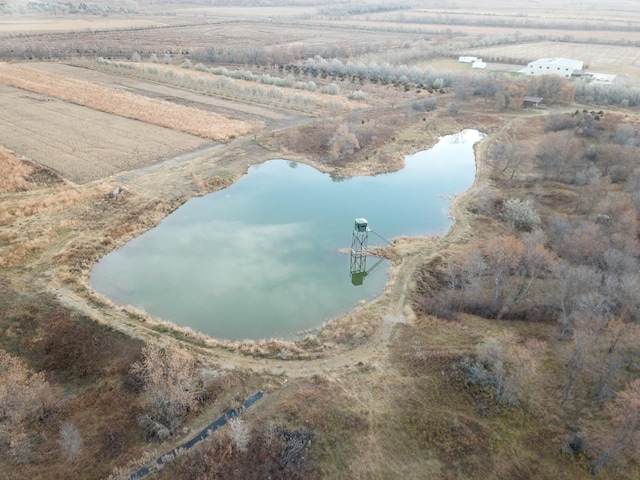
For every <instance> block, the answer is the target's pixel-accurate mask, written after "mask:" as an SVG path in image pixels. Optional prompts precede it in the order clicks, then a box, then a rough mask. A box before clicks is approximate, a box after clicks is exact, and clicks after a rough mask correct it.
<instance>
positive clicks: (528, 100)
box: [522, 96, 544, 108]
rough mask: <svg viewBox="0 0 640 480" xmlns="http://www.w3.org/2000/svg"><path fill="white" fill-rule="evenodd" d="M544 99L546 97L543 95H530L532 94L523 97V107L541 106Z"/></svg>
mask: <svg viewBox="0 0 640 480" xmlns="http://www.w3.org/2000/svg"><path fill="white" fill-rule="evenodd" d="M543 100H544V98H542V97H530V96H526V97H524V98H523V99H522V107H523V108H529V107H533V108H535V107H539V106H540V105H541V104H542V101H543Z"/></svg>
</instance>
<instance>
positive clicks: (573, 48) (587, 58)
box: [465, 42, 640, 77]
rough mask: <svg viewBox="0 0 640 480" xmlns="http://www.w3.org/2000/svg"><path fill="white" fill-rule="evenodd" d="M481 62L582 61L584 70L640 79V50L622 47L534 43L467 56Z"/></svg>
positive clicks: (480, 50) (471, 51) (472, 51)
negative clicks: (485, 60)
mask: <svg viewBox="0 0 640 480" xmlns="http://www.w3.org/2000/svg"><path fill="white" fill-rule="evenodd" d="M465 53H466V54H469V55H474V56H477V57H480V58H484V59H489V58H508V59H511V60H514V61H515V60H519V61H520V62H522V63H523V64H527V63H528V62H530V61H533V60H536V59H538V58H543V57H558V58H575V59H579V60H582V61H583V62H584V64H585V67H584V68H585V70H590V71H595V72H602V73H615V74H627V75H631V76H634V77H638V76H640V49H638V47H626V46H620V45H593V44H588V43H570V42H534V43H523V44H518V45H503V46H500V47H485V48H473V49H469V50H467V51H466V52H465Z"/></svg>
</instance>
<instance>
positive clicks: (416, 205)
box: [91, 130, 482, 339]
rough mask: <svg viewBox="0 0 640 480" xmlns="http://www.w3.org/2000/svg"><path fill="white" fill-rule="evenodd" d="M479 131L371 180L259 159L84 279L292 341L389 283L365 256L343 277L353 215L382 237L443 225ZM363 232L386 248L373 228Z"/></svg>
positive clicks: (157, 307) (180, 312)
mask: <svg viewBox="0 0 640 480" xmlns="http://www.w3.org/2000/svg"><path fill="white" fill-rule="evenodd" d="M481 137H482V134H480V133H479V132H477V131H475V130H465V131H464V132H461V133H460V134H457V135H452V136H449V137H444V138H443V139H442V141H441V142H440V143H438V144H437V145H436V146H435V147H434V148H432V149H430V150H428V151H424V152H419V153H418V154H416V155H411V156H408V157H406V167H405V168H404V169H403V170H401V171H399V172H394V173H390V174H382V175H377V176H374V177H358V178H349V179H339V181H336V180H338V179H336V178H332V177H331V176H329V175H326V174H323V173H320V172H318V171H317V170H314V169H313V168H311V167H309V166H307V165H304V164H298V163H292V162H287V161H284V160H273V161H269V162H265V163H264V164H261V165H257V166H255V167H252V168H251V169H250V170H249V173H248V175H246V176H244V177H243V178H242V179H240V180H239V181H238V182H236V183H235V184H233V185H232V186H230V187H229V188H227V189H225V190H222V191H220V192H216V193H213V194H211V195H207V196H205V197H200V198H194V199H191V200H189V201H188V202H187V203H185V204H184V205H183V206H182V207H181V208H179V209H178V210H177V211H176V212H174V213H173V214H171V215H170V216H169V217H167V218H166V219H165V220H164V221H163V222H161V224H160V225H158V227H156V228H154V229H153V230H151V231H149V232H147V233H145V234H144V235H141V236H140V237H138V238H136V239H135V240H133V241H132V242H130V243H128V244H127V245H125V246H124V247H122V248H120V249H118V250H116V251H114V252H112V253H111V254H109V255H107V256H106V257H104V258H103V259H102V260H101V261H100V262H99V263H98V264H97V265H96V266H95V267H94V269H93V271H92V274H91V284H92V286H93V287H94V288H95V289H96V290H97V291H99V292H101V293H103V294H105V295H106V296H108V297H110V298H111V299H112V300H113V301H114V302H116V303H118V304H123V305H126V304H130V305H133V306H136V307H138V308H142V309H145V310H146V311H147V312H148V313H149V314H151V315H153V316H157V317H161V318H164V319H168V320H171V321H172V322H174V323H176V324H178V325H184V326H189V327H191V328H193V329H195V330H197V331H202V332H204V333H207V334H209V335H213V336H217V337H221V338H229V339H243V338H254V339H260V338H270V337H287V338H290V337H292V336H295V334H296V332H298V331H301V330H305V329H308V328H310V327H314V326H318V325H320V324H321V323H322V322H323V321H324V320H327V319H330V318H333V317H335V316H338V315H341V314H343V313H345V312H347V311H348V310H350V309H352V308H354V307H355V306H356V305H357V304H358V302H359V301H361V300H369V299H372V298H374V297H375V296H376V295H378V294H379V293H380V292H381V291H382V289H383V288H384V285H385V283H386V281H387V278H386V275H385V271H386V268H387V267H388V262H387V261H384V260H383V261H381V262H380V263H379V264H378V263H377V262H378V260H377V259H374V257H371V258H366V257H365V258H362V259H360V260H359V262H360V263H356V264H355V265H353V266H355V267H356V268H355V269H352V268H350V273H351V275H350V277H349V278H347V276H346V268H347V262H351V261H352V259H351V258H349V257H350V255H345V254H343V253H340V252H339V251H340V250H341V249H342V250H343V251H344V250H345V249H346V248H347V247H348V246H349V243H348V242H349V235H350V234H351V232H350V231H349V229H350V225H353V219H354V218H358V217H359V216H361V215H366V217H367V218H368V219H369V220H370V222H371V223H370V225H374V226H375V230H376V231H377V232H379V233H380V234H381V235H382V236H383V237H385V238H393V237H395V236H399V235H409V236H411V235H429V234H444V233H446V231H447V230H448V228H449V225H450V220H449V205H450V200H448V199H447V198H444V197H443V196H450V195H454V194H457V193H460V192H462V191H464V190H466V189H467V188H468V187H469V186H470V185H471V184H472V183H473V180H474V178H475V160H474V157H473V144H474V143H475V142H477V141H478V140H480V138H481ZM294 164H295V165H296V166H295V167H294ZM374 237H375V238H374ZM369 241H370V242H371V243H372V244H373V245H372V246H375V245H379V246H382V245H384V241H382V240H381V239H380V238H378V237H376V236H375V235H374V236H372V237H371V238H370V239H369ZM351 266H352V265H351V264H350V267H351ZM374 267H375V268H374ZM354 285H355V286H354Z"/></svg>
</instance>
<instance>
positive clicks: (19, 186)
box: [0, 147, 33, 193]
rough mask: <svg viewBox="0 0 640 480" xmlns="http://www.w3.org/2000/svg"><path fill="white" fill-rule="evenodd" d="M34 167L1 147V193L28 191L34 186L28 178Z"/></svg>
mask: <svg viewBox="0 0 640 480" xmlns="http://www.w3.org/2000/svg"><path fill="white" fill-rule="evenodd" d="M31 173H33V167H31V166H29V165H27V164H26V163H24V162H23V161H22V160H20V159H19V158H18V157H17V156H16V155H15V154H14V153H13V152H11V151H10V150H7V149H6V148H5V147H0V193H7V192H15V191H19V190H26V189H28V188H30V187H32V186H33V184H30V183H29V182H28V181H27V180H26V178H27V177H29V175H31Z"/></svg>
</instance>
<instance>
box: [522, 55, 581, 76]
mask: <svg viewBox="0 0 640 480" xmlns="http://www.w3.org/2000/svg"><path fill="white" fill-rule="evenodd" d="M583 65H584V62H583V61H582V60H573V59H571V58H540V59H538V60H536V61H535V62H531V63H530V64H529V65H527V66H526V68H523V69H522V70H520V73H522V74H524V75H527V76H532V75H559V76H561V77H565V78H570V77H571V75H572V74H573V72H574V71H575V70H582V66H583Z"/></svg>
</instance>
